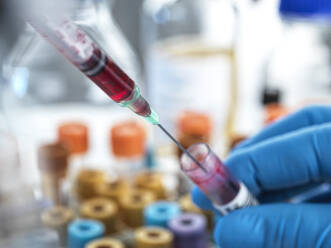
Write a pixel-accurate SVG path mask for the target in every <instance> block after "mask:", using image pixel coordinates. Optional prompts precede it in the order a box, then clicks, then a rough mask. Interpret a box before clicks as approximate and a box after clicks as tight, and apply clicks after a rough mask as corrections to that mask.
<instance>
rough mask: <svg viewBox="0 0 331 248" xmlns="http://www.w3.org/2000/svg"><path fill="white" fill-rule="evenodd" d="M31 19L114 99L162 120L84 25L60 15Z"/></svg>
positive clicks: (33, 16) (154, 119)
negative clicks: (87, 31) (81, 27)
mask: <svg viewBox="0 0 331 248" xmlns="http://www.w3.org/2000/svg"><path fill="white" fill-rule="evenodd" d="M27 19H28V22H29V23H30V24H31V25H32V26H33V27H34V28H35V29H36V30H37V31H38V32H39V33H40V34H41V35H42V36H43V37H44V38H45V39H47V40H48V41H49V42H50V43H52V44H53V45H54V46H55V47H56V48H57V49H58V50H59V52H61V53H62V54H63V55H64V56H65V57H66V58H67V59H68V60H69V61H70V62H71V63H72V64H73V65H74V66H75V67H76V68H78V69H79V70H80V71H81V72H83V73H84V74H85V75H86V76H87V77H88V78H90V79H91V80H92V81H93V82H94V83H95V84H96V85H97V86H98V87H99V88H101V89H102V90H103V91H104V92H105V93H106V94H107V95H108V96H109V97H110V98H111V99H112V100H114V101H115V102H117V103H119V104H121V105H122V106H123V107H128V108H129V109H131V110H132V111H133V112H135V113H136V114H138V115H140V116H142V117H144V118H145V119H146V120H147V121H149V122H151V123H152V124H158V123H159V117H158V115H157V114H156V113H155V112H154V111H153V110H152V108H151V107H150V105H149V103H148V102H147V101H146V100H145V99H144V97H143V96H142V95H141V94H140V90H139V87H138V86H137V85H136V84H135V83H134V81H133V80H132V79H131V78H130V77H129V76H128V75H127V74H126V73H125V72H124V71H123V70H122V69H121V68H119V67H118V66H117V65H116V64H115V63H114V62H113V60H112V59H111V58H110V57H109V56H108V55H106V54H105V52H104V51H102V49H101V48H100V47H99V46H98V45H97V44H96V43H95V42H94V41H93V40H92V39H91V38H90V37H89V36H88V35H87V34H86V33H85V32H84V31H83V30H82V29H80V28H79V27H78V26H76V25H75V24H74V23H73V22H71V21H70V20H68V19H66V18H59V16H57V17H55V18H52V17H51V16H48V17H45V16H43V17H40V16H39V17H37V15H36V14H35V15H30V16H29V17H28V18H27Z"/></svg>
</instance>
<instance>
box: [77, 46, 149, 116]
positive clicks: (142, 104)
mask: <svg viewBox="0 0 331 248" xmlns="http://www.w3.org/2000/svg"><path fill="white" fill-rule="evenodd" d="M78 67H79V69H80V70H81V71H82V72H83V73H84V74H85V75H86V76H87V77H89V78H90V79H91V80H92V81H93V82H94V83H95V84H96V85H98V86H99V87H100V88H101V89H102V90H103V91H104V92H105V93H106V94H107V95H108V96H109V97H110V98H111V99H113V100H114V101H115V102H117V103H121V102H127V101H130V100H131V99H132V98H133V97H134V91H135V83H134V82H133V80H132V79H131V78H130V77H129V76H128V75H127V74H126V73H125V72H123V71H122V69H121V68H119V67H118V66H117V65H116V64H115V63H114V62H113V61H112V60H111V59H110V58H109V57H108V56H107V55H105V54H104V52H102V51H101V50H100V49H98V48H94V50H93V55H92V56H91V57H90V58H89V59H88V60H87V61H86V62H84V63H82V64H80V65H78ZM132 108H133V110H134V112H136V113H137V114H139V115H141V116H149V115H150V114H151V108H150V106H149V104H148V103H147V101H145V100H144V99H143V98H141V99H140V100H138V101H135V102H134V104H133V106H132Z"/></svg>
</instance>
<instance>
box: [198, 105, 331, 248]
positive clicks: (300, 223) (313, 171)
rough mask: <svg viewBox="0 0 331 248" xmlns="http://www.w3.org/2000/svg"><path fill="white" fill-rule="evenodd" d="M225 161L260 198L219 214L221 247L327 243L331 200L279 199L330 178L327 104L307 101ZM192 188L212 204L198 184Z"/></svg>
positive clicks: (296, 247)
mask: <svg viewBox="0 0 331 248" xmlns="http://www.w3.org/2000/svg"><path fill="white" fill-rule="evenodd" d="M225 164H226V165H227V166H228V167H229V169H230V170H231V171H232V173H233V174H234V176H236V177H237V178H238V179H239V180H241V181H243V182H244V183H245V184H246V186H247V187H248V189H249V190H250V191H251V192H252V193H253V194H254V195H256V196H257V197H258V198H259V200H260V202H261V203H263V204H261V205H259V206H256V207H249V208H245V209H240V210H237V211H234V212H232V213H230V214H228V215H227V216H224V217H222V218H221V219H220V220H219V222H218V223H217V226H216V229H215V234H214V235H215V240H216V242H217V244H218V245H219V246H220V247H221V248H306V247H307V248H327V247H331V204H327V203H320V204H311V203H310V204H309V203H301V204H290V203H277V202H281V201H284V200H285V199H288V198H289V197H290V196H293V195H296V194H297V193H300V192H302V191H304V190H307V189H309V188H311V187H313V186H316V184H319V183H322V182H325V181H328V180H330V179H331V107H322V106H315V107H308V108H305V109H303V110H301V111H299V112H297V113H294V114H292V115H290V116H288V117H286V118H284V119H282V120H280V121H278V122H276V123H274V124H272V125H270V126H269V127H267V128H265V130H263V131H262V132H261V133H260V134H258V135H256V136H255V137H253V138H251V139H249V140H247V141H245V142H243V143H242V144H240V145H239V146H238V147H236V149H235V150H234V151H233V152H232V153H231V154H230V156H229V157H228V159H227V160H226V161H225ZM192 194H193V201H194V202H195V203H196V204H197V205H198V206H200V207H201V208H203V209H206V210H210V209H212V205H211V203H210V201H209V200H208V199H207V198H206V197H205V196H204V195H203V193H202V192H201V191H200V190H199V189H198V188H195V189H194V190H193V193H192ZM265 202H268V203H267V204H265ZM270 202H272V203H270Z"/></svg>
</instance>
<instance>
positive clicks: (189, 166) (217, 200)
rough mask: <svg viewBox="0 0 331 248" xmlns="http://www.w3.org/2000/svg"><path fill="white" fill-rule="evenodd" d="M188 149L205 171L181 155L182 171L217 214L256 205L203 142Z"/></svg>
mask: <svg viewBox="0 0 331 248" xmlns="http://www.w3.org/2000/svg"><path fill="white" fill-rule="evenodd" d="M188 152H189V153H190V154H191V155H192V156H193V157H194V158H195V159H196V160H197V161H199V162H200V164H201V165H202V167H203V168H204V169H205V170H203V169H201V168H200V167H199V166H198V165H197V164H196V163H195V162H194V161H192V160H191V159H190V158H189V157H188V156H187V155H186V154H183V156H182V157H181V168H182V170H183V172H184V173H185V174H186V175H187V176H188V177H189V178H190V179H191V180H192V181H193V182H194V183H195V184H196V185H197V186H198V187H199V188H200V190H201V191H202V192H203V193H204V194H205V195H206V196H207V197H208V198H209V199H210V200H211V202H212V203H213V205H214V207H215V208H216V209H217V210H218V211H219V212H220V213H221V214H223V215H226V214H228V213H230V212H232V211H233V210H235V209H238V208H243V207H247V206H252V205H257V204H258V202H257V200H256V199H255V198H254V196H253V195H252V194H251V193H250V192H249V191H248V189H247V188H246V186H245V185H244V184H243V183H242V182H240V181H238V180H237V179H236V178H235V177H234V176H233V175H232V174H231V172H230V170H229V169H228V168H227V167H226V166H225V165H224V164H223V163H222V161H221V160H220V159H219V158H218V156H216V154H215V153H214V152H213V151H212V150H211V149H210V147H209V146H208V145H207V144H204V143H199V144H195V145H193V146H191V147H190V148H189V149H188Z"/></svg>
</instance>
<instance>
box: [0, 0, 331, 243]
mask: <svg viewBox="0 0 331 248" xmlns="http://www.w3.org/2000/svg"><path fill="white" fill-rule="evenodd" d="M23 2H25V1H11V0H1V1H0V32H1V36H0V65H1V67H0V68H1V74H0V223H1V225H0V247H10V248H12V247H15V248H16V247H17V248H18V247H42V248H43V247H45V248H46V247H47V248H49V247H69V248H76V247H77V248H83V247H88V248H101V247H102V248H107V247H108V248H114V247H115V248H117V247H118V248H121V247H137V248H154V247H169V248H170V247H176V248H186V247H187V248H194V247H199V248H202V247H206V248H207V247H216V246H214V243H213V238H212V229H213V225H214V223H215V221H216V220H215V219H216V217H215V216H213V214H212V213H211V212H206V211H203V210H201V209H199V208H198V207H197V206H195V205H194V203H193V202H192V200H191V198H190V190H191V188H192V186H193V184H192V183H191V181H189V179H188V178H186V177H185V175H184V174H182V172H181V170H180V156H181V155H182V154H181V153H182V151H181V150H180V149H178V148H177V147H176V146H175V144H174V143H173V142H172V141H171V139H169V137H167V136H166V135H165V134H164V133H163V132H161V130H160V129H158V128H157V127H156V126H155V125H152V124H151V123H149V122H148V121H146V120H145V119H144V118H140V117H139V116H137V115H135V114H134V113H133V112H131V111H128V110H127V109H126V108H122V107H121V106H119V105H118V104H116V103H115V102H114V101H113V100H112V99H111V98H109V96H107V95H106V94H105V93H104V92H103V91H102V90H100V88H98V87H97V86H96V85H95V84H94V83H93V82H92V81H91V80H90V79H89V78H87V77H85V76H84V74H82V73H81V72H79V70H77V69H76V68H75V67H74V66H73V65H72V64H71V63H70V62H68V61H67V60H66V59H65V57H63V56H62V55H61V54H60V53H59V52H58V51H57V50H56V49H55V48H54V47H53V46H52V45H50V44H49V42H48V41H46V40H45V39H44V38H43V37H42V36H41V35H39V34H38V33H37V32H36V31H35V29H34V28H33V27H32V26H30V25H29V24H27V23H26V22H25V19H24V16H25V12H26V9H27V6H26V3H25V4H23ZM32 2H34V3H35V4H34V5H33V4H31V6H29V7H31V9H33V11H34V13H35V14H36V13H37V12H38V11H39V12H43V13H40V14H42V15H43V16H46V17H47V15H48V14H52V15H54V13H52V12H61V11H59V9H52V8H53V6H49V9H48V10H47V11H45V9H44V8H40V10H39V5H38V0H34V1H32ZM41 2H44V1H41ZM63 2H65V3H66V6H65V7H63V8H65V11H64V12H63V13H65V14H66V15H67V16H66V17H67V18H70V20H71V21H72V22H73V23H74V24H75V25H77V26H78V27H79V28H81V29H82V30H84V31H85V32H86V33H87V34H88V35H89V36H90V37H92V39H93V41H94V42H95V43H96V44H98V45H100V46H101V47H102V50H103V51H104V52H105V53H106V54H107V55H108V56H109V57H110V58H111V59H112V60H113V61H114V62H115V63H116V64H117V65H118V66H119V67H120V68H121V69H122V70H123V71H124V72H125V73H126V74H127V75H128V76H129V77H130V78H131V79H132V80H133V81H134V82H135V83H136V84H137V85H139V87H140V89H141V92H142V93H141V94H142V95H143V96H144V97H145V98H146V99H147V100H148V102H149V103H150V105H151V106H152V107H153V109H154V110H155V112H156V113H157V114H158V115H159V117H160V122H161V123H162V125H163V126H164V127H165V128H166V129H167V130H168V131H169V132H170V133H171V134H172V135H174V137H175V138H176V139H177V140H178V141H179V142H180V143H181V144H182V145H183V146H184V147H185V148H188V147H189V146H191V145H193V144H195V143H200V142H205V143H208V144H210V146H211V147H212V149H213V150H214V151H215V152H216V153H217V155H218V156H220V157H221V158H223V159H225V158H226V156H227V155H228V154H229V153H230V152H231V150H232V149H233V147H235V146H236V144H238V143H239V142H241V141H243V140H245V139H247V138H249V137H250V136H252V135H254V134H255V133H257V132H259V131H260V130H261V129H263V128H264V127H266V126H268V125H270V124H272V123H273V122H275V121H277V120H278V119H280V118H282V117H284V116H286V115H288V114H290V113H291V112H294V111H296V110H298V109H300V108H302V107H304V106H307V105H312V104H329V103H330V100H331V3H330V4H329V3H326V1H322V0H306V1H300V0H259V1H257V0H240V1H239V0H238V1H237V0H67V1H62V0H61V1H60V0H59V1H56V3H55V5H59V6H56V8H60V5H61V4H62V3H63ZM39 3H40V2H39ZM46 9H47V8H46ZM41 10H42V11H41ZM63 13H58V14H59V15H60V14H63ZM183 218H184V220H185V221H181V220H183ZM169 223H171V224H169ZM183 223H184V224H183ZM185 223H186V224H185ZM192 237H194V239H193V240H194V241H195V242H193V243H194V244H193V243H192Z"/></svg>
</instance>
